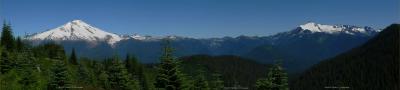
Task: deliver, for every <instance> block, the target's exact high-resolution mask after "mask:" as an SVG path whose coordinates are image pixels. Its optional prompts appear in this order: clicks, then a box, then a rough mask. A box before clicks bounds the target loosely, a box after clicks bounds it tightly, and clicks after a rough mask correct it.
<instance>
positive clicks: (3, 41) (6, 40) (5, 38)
mask: <svg viewBox="0 0 400 90" xmlns="http://www.w3.org/2000/svg"><path fill="white" fill-rule="evenodd" d="M14 42H15V41H14V36H13V34H12V29H11V26H10V25H9V24H6V23H4V24H3V31H2V32H1V37H0V45H1V46H3V47H4V48H5V49H6V50H8V51H12V50H13V49H14V44H15V43H14Z"/></svg>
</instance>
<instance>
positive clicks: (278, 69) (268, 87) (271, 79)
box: [256, 63, 289, 90]
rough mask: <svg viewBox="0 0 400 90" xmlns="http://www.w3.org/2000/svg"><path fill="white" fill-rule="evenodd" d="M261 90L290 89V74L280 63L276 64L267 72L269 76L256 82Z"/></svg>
mask: <svg viewBox="0 0 400 90" xmlns="http://www.w3.org/2000/svg"><path fill="white" fill-rule="evenodd" d="M256 87H257V89H259V90H289V86H288V76H287V74H286V72H285V71H284V70H283V68H282V66H281V64H280V63H276V64H274V65H273V66H272V67H271V68H270V69H269V72H268V74H267V78H264V79H259V80H257V82H256Z"/></svg>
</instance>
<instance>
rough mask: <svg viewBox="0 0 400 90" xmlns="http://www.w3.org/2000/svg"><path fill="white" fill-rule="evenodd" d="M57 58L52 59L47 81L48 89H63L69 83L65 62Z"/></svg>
mask: <svg viewBox="0 0 400 90" xmlns="http://www.w3.org/2000/svg"><path fill="white" fill-rule="evenodd" d="M60 59H61V58H59V59H55V60H54V64H53V67H52V69H51V72H52V74H51V80H50V82H49V86H50V89H65V87H66V86H68V85H69V84H70V83H69V80H70V79H69V76H68V69H67V66H66V65H65V63H64V62H63V61H62V60H60Z"/></svg>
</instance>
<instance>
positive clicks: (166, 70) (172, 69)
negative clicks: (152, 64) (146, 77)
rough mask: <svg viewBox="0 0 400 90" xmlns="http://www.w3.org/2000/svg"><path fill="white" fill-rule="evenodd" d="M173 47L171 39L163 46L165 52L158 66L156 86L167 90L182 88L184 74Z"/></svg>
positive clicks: (179, 89) (180, 89)
mask: <svg viewBox="0 0 400 90" xmlns="http://www.w3.org/2000/svg"><path fill="white" fill-rule="evenodd" d="M172 52H173V48H172V47H171V46H170V42H169V40H167V41H166V44H165V46H164V48H163V54H162V56H161V58H160V59H161V63H160V64H159V66H158V67H157V73H158V74H157V76H156V83H154V86H155V87H156V88H162V89H166V90H182V89H183V85H182V79H183V78H182V74H181V71H180V68H179V62H178V61H177V60H176V58H175V57H174V56H173V55H172Z"/></svg>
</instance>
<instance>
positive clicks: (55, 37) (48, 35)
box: [27, 20, 145, 45]
mask: <svg viewBox="0 0 400 90" xmlns="http://www.w3.org/2000/svg"><path fill="white" fill-rule="evenodd" d="M129 38H134V39H139V40H142V39H145V37H142V36H139V35H133V36H129V37H122V36H120V35H117V34H114V33H109V32H106V31H103V30H101V29H99V28H96V27H93V26H91V25H89V24H87V23H85V22H84V21H82V20H73V21H71V22H68V23H66V24H64V25H62V26H59V27H57V28H54V29H50V30H48V31H45V32H41V33H36V34H32V35H29V36H28V37H27V39H28V40H52V41H60V40H83V41H88V42H99V41H105V42H107V43H108V44H110V45H113V44H115V43H116V42H118V41H120V40H123V39H129Z"/></svg>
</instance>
